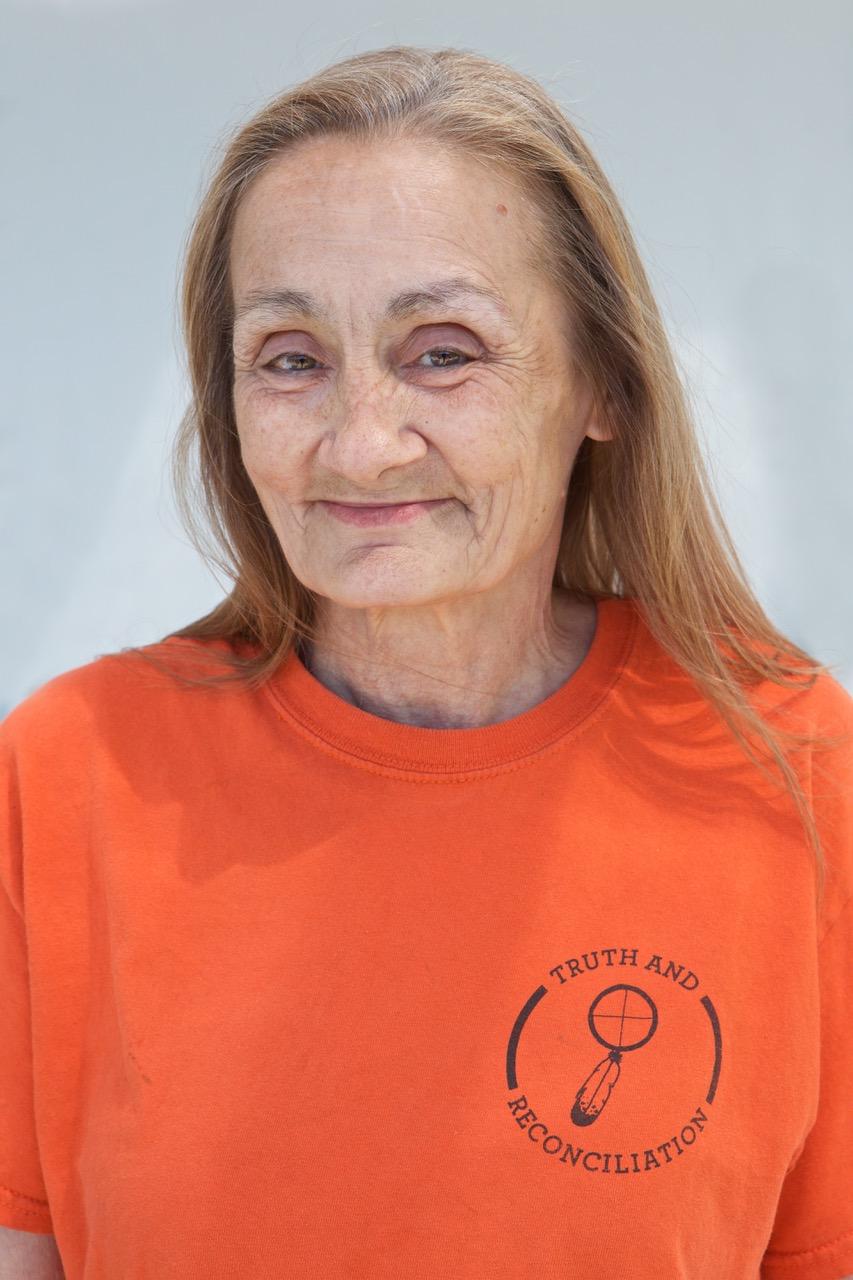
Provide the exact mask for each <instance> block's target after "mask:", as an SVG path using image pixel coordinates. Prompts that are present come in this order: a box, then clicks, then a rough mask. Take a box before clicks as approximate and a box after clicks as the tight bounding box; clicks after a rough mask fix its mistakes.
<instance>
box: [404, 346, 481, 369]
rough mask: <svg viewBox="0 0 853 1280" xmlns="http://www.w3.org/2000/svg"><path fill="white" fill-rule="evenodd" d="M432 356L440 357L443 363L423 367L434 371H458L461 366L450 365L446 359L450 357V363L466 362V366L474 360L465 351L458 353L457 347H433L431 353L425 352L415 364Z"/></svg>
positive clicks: (456, 364)
mask: <svg viewBox="0 0 853 1280" xmlns="http://www.w3.org/2000/svg"><path fill="white" fill-rule="evenodd" d="M432 356H437V357H439V359H440V361H441V363H440V364H433V365H426V366H422V367H424V368H432V369H456V368H458V367H459V364H458V363H449V362H448V360H447V359H445V357H449V360H450V361H458V362H464V363H466V364H467V362H468V361H469V360H471V359H473V357H472V356H468V355H466V354H465V352H464V351H457V350H456V348H455V347H431V348H430V350H429V351H425V352H424V353H423V355H422V356H419V357H418V360H416V361H415V364H417V363H418V361H419V360H423V359H424V358H425V357H426V358H431V357H432Z"/></svg>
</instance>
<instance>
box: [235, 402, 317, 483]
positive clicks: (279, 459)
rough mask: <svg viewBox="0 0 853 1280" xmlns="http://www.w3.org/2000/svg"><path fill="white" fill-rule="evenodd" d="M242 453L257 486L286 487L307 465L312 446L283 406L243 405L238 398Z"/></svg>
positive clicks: (245, 464)
mask: <svg viewBox="0 0 853 1280" xmlns="http://www.w3.org/2000/svg"><path fill="white" fill-rule="evenodd" d="M235 411H236V419H237V434H238V436H239V439H240V456H241V458H242V460H243V466H244V467H245V468H246V471H247V473H248V475H249V478H250V480H251V481H252V483H253V484H254V485H255V486H256V487H261V486H263V487H265V488H271V489H282V490H283V489H285V488H287V487H289V486H290V485H292V484H293V482H294V479H295V478H296V477H297V476H298V475H299V474H300V472H301V471H302V469H303V465H304V460H305V456H306V454H307V452H308V446H307V443H306V441H305V440H304V439H302V438H301V437H300V435H299V433H298V432H297V431H295V430H294V428H293V424H292V423H289V422H288V421H287V420H286V415H284V414H283V413H282V412H281V410H280V409H279V411H278V412H277V413H276V412H273V411H271V410H270V409H269V408H267V409H266V410H263V409H260V408H259V406H258V405H257V404H256V403H255V404H253V405H252V406H246V405H243V406H240V405H239V404H238V403H237V401H236V398H235Z"/></svg>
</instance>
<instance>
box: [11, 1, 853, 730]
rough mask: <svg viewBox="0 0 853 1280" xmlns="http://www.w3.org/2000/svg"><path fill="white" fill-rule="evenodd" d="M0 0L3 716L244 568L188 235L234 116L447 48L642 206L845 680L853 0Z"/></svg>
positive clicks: (660, 266) (759, 581)
mask: <svg viewBox="0 0 853 1280" xmlns="http://www.w3.org/2000/svg"><path fill="white" fill-rule="evenodd" d="M418 12H419V13H424V16H416V12H415V10H414V9H412V11H411V12H410V13H406V12H403V13H401V11H400V7H399V5H398V4H395V3H391V0H373V2H371V3H363V4H361V6H360V7H359V8H358V9H357V11H355V13H353V10H352V9H351V7H350V6H349V5H348V4H346V3H343V2H342V0H318V2H317V3H314V4H311V5H310V6H304V5H299V4H296V3H293V2H292V0H291V2H290V3H288V0H278V2H277V3H263V2H261V0H239V2H237V0H235V3H233V4H224V3H211V2H208V3H196V2H195V0H174V2H171V3H170V2H168V0H159V2H158V0H144V2H139V0H111V2H110V0H27V2H26V3H21V4H10V3H8V0H5V3H3V4H2V5H0V19H2V28H3V31H2V38H0V48H2V53H0V131H2V154H3V164H2V172H3V174H4V176H5V180H6V181H5V191H4V199H3V201H2V205H0V217H1V218H2V235H0V254H2V261H0V275H2V279H3V282H4V287H5V296H4V306H3V308H2V325H3V333H2V342H0V351H2V361H3V367H2V387H3V395H2V410H0V412H2V451H3V452H2V479H1V480H0V484H2V517H0V518H2V522H3V524H2V530H0V533H2V540H0V555H2V597H0V598H2V602H3V605H2V607H3V611H4V617H3V619H2V623H3V625H2V628H0V645H2V661H1V662H0V671H2V685H0V713H3V712H5V711H6V710H7V709H8V708H10V707H11V706H13V705H14V704H15V703H16V702H18V701H19V700H20V699H21V698H23V697H24V696H25V695H26V694H27V693H28V692H30V691H31V690H32V689H34V688H35V687H37V686H38V685H39V684H41V683H42V682H44V681H45V680H47V679H49V678H50V677H51V676H52V675H55V674H57V673H58V672H60V671H63V670H66V669H68V668H69V667H73V666H76V665H78V664H80V663H83V662H87V661H89V660H90V659H91V658H92V657H93V656H94V655H95V654H96V653H101V652H107V651H109V650H112V649H114V648H118V647H120V646H122V645H125V644H137V643H144V642H146V641H149V640H154V639H156V638H157V637H158V636H160V635H162V634H164V633H165V632H167V631H169V630H171V629H173V628H175V627H178V626H180V625H182V624H184V623H186V622H188V621H189V620H190V619H192V618H194V617H197V616H199V615H200V614H201V613H202V612H204V611H206V610H207V609H209V608H210V607H211V606H212V605H213V604H214V603H215V602H216V601H217V600H218V599H219V598H220V597H221V595H222V594H223V591H224V589H225V584H223V583H221V582H218V581H217V580H216V579H215V578H214V577H213V576H212V575H211V573H210V572H209V571H208V569H207V568H206V567H205V566H204V564H203V563H202V562H201V561H200V560H199V558H198V556H197V554H196V553H195V551H194V550H193V549H192V548H191V547H190V545H189V543H188V541H187V539H186V537H185V536H184V534H183V532H182V531H181V528H180V524H179V522H178V519H177V516H176V514H175V512H174V510H173V507H172V502H171V497H170V490H169V484H168V471H167V453H168V447H169V442H170V439H171V436H172V433H173V432H174V429H175V426H176V424H177V421H178V418H179V415H180V412H181V408H182V406H183V403H184V398H185V394H186V393H185V388H184V385H183V381H182V373H181V365H180V347H179V343H180V339H179V334H178V328H177V318H176V317H177V313H176V302H175V298H176V288H177V273H178V263H179V258H180V253H181V248H182V245H183V241H184V237H185V235H186V232H187V229H188V226H189V222H190V219H191V216H192V212H193V209H194V207H195V204H196V201H197V199H198V196H199V194H200V191H201V187H202V182H203V178H204V176H205V174H206V173H207V172H208V171H209V167H210V163H211V155H212V150H213V147H214V145H215V144H216V143H217V142H218V141H219V140H220V139H221V138H222V137H223V135H224V134H225V133H226V132H228V131H229V130H230V129H231V128H232V127H234V126H236V125H237V124H238V123H239V122H240V121H242V120H244V119H245V118H247V117H248V116H249V115H250V114H251V113H252V112H253V111H254V110H255V109H256V108H257V107H258V106H259V105H260V104H261V102H262V101H263V100H264V99H265V98H267V97H269V96H271V95H272V94H274V93H276V92H278V91H280V90H281V89H283V88H284V87H286V86H287V85H288V84H291V83H293V82H295V81H297V80H300V79H302V78H303V77H305V76H307V75H309V74H310V73H311V72H313V71H315V70H316V69H318V68H319V67H321V66H324V65H326V64H327V63H329V62H332V61H336V60H337V59H339V58H341V57H344V56H346V55H348V54H350V53H355V52H358V51H360V50H364V49H369V48H377V47H381V46H383V45H387V44H392V43H410V44H420V45H427V46H430V47H436V46H439V45H456V46H460V47H464V48H469V49H473V50H476V51H478V52H481V53H485V54H487V55H490V56H493V57H496V58H499V59H501V60H503V61H505V62H508V63H510V64H511V65H512V66H515V67H517V68H518V69H519V70H522V71H524V72H527V73H529V74H532V75H533V76H535V77H536V78H537V79H539V80H540V81H541V82H542V83H543V84H545V86H546V87H547V88H549V89H550V91H551V92H552V93H553V94H554V95H555V96H556V97H558V98H559V100H560V101H561V103H562V104H563V105H564V106H565V107H567V108H568V110H569V111H570V113H571V114H572V115H573V117H574V119H575V121H576V122H577V123H578V125H579V126H580V128H581V130H582V131H583V133H584V134H585V136H586V138H587V139H588V141H589V142H590V143H591V145H592V147H593V150H594V151H595V153H596V155H597V156H598V158H599V159H600V161H601V162H602V164H603V166H604V168H605V169H606V171H607V173H608V175H609V176H610V178H611V180H612V182H613V184H614V186H615V188H616V191H617V193H618V195H619V196H620V198H621V200H622V202H623V206H624V208H625V211H626V213H627V216H628V218H629V221H630V222H631V225H632V227H633V230H634V232H635V235H636V237H637V241H638V244H639V248H640V252H641V253H642V255H643V258H644V260H645V263H646V265H647V268H648V270H649V272H650V274H651V277H652V282H653V285H654V286H655V288H656V291H657V295H658V299H659V301H660V304H661V306H662V309H663V311H664V314H665V317H666V321H667V324H668V327H669V329H670V333H671V335H672V340H673V343H674V346H675V350H676V355H677V358H678V360H679V362H680V365H681V367H682V369H683V371H684V377H685V380H686V381H687V383H688V385H689V387H690V389H691V393H692V396H693V400H694V404H695V407H696V415H697V420H698V427H699V432H700V436H701V438H702V441H703V445H704V447H705V450H706V452H707V454H708V456H709V458H710V461H711V467H712V474H713V476H714V479H715V481H716V485H717V489H718V492H719V494H720V497H721V499H722V502H723V506H724V510H725V512H726V514H727V516H728V519H729V523H730V526H731V528H732V532H733V534H734V536H735V539H736V541H737V544H738V547H739V550H740V552H741V555H742V558H743V560H744V562H745V565H746V568H747V570H748V573H749V575H750V578H751V581H752V584H753V586H754V588H755V590H756V592H757V593H758V595H759V598H760V599H761V601H762V603H763V605H764V607H765V608H766V609H767V611H768V613H769V614H770V616H771V618H772V619H773V621H774V622H775V623H776V624H777V625H778V626H779V627H780V628H781V629H782V630H783V631H785V632H786V633H787V634H788V635H790V636H791V637H792V638H793V639H795V640H796V641H797V642H798V643H800V644H801V645H803V646H804V647H805V648H807V649H809V650H810V651H811V652H812V653H814V654H815V655H816V656H817V657H819V658H820V659H822V660H823V661H825V662H829V663H831V664H833V669H834V671H835V674H836V675H837V677H838V678H839V679H840V680H841V681H842V683H844V684H845V685H846V686H847V688H848V689H851V691H853V639H851V622H853V595H851V591H850V589H849V554H848V553H849V549H850V532H851V523H853V517H852V516H851V504H850V502H849V500H848V497H847V494H848V491H849V489H850V482H851V475H853V433H851V431H850V425H851V399H853V364H852V363H851V360H850V358H849V353H850V351H851V327H853V326H852V325H851V315H853V311H851V306H850V293H851V283H853V273H851V257H853V250H851V241H853V237H851V233H850V228H851V226H853V200H851V187H853V164H851V122H853V110H851V96H852V95H851V86H853V76H851V66H853V59H851V36H853V6H851V5H849V4H846V3H844V4H842V3H838V4H834V3H826V2H821V3H812V4H809V5H803V4H800V3H797V4H795V3H792V2H790V0H777V2H776V3H774V4H770V3H767V4H764V3H756V2H755V0H752V2H751V3H746V4H744V3H737V4H736V3H730V2H729V0H722V2H720V0H715V3H714V4H713V5H711V4H707V3H706V4H704V5H702V6H697V5H686V4H684V3H683V0H679V3H660V2H659V3H650V2H644V3H643V4H637V3H633V2H630V3H629V2H628V0H625V2H624V3H615V2H614V0H611V2H609V3H608V2H602V0H549V2H545V0H525V3H524V4H523V5H521V6H519V5H518V4H512V5H500V4H499V5H477V4H470V5H468V6H462V7H460V6H459V4H458V3H457V0H453V2H452V3H451V2H449V0H432V2H431V3H430V5H429V6H428V7H427V8H426V9H425V10H420V9H419V11H418Z"/></svg>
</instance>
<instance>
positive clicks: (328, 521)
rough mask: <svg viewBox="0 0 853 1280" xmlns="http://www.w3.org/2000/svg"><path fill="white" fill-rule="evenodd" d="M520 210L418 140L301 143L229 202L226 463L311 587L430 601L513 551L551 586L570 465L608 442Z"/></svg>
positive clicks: (502, 190)
mask: <svg viewBox="0 0 853 1280" xmlns="http://www.w3.org/2000/svg"><path fill="white" fill-rule="evenodd" d="M534 216H535V215H534V213H533V211H532V209H531V208H530V207H529V206H528V205H526V204H525V202H524V201H523V199H522V197H521V195H520V194H519V192H518V190H517V189H516V188H515V186H514V185H513V184H512V182H511V181H510V180H509V179H508V178H505V177H503V176H502V175H501V174H500V172H497V171H495V172H492V171H490V170H489V171H487V170H485V169H484V168H483V167H482V166H481V165H480V164H478V163H475V162H473V161H471V160H469V159H466V158H460V156H459V155H458V154H453V153H451V152H448V151H447V150H446V149H445V148H443V147H440V146H438V145H435V144H431V143H424V142H416V141H402V142H395V143H389V144H383V145H382V146H368V145H366V144H357V143H354V142H352V141H349V140H347V139H319V140H311V141H309V142H306V143H302V144H301V145H300V146H299V147H298V148H297V149H295V150H293V151H291V152H289V153H288V154H287V155H285V156H283V157H280V158H279V159H278V160H276V161H275V162H274V163H273V164H272V165H271V166H270V168H268V169H267V170H266V171H265V172H264V173H263V175H262V176H261V177H260V178H259V179H258V180H257V181H256V183H255V184H254V186H253V187H252V188H251V189H250V190H249V192H248V193H247V195H246V196H245V198H244V199H243V201H242V203H241V206H240V208H239V210H238V213H237V217H236V221H235V226H234V235H233V239H232V246H231V280H232V287H233V295H234V305H235V324H234V406H235V413H236V421H237V429H238V433H239V437H240V444H241V450H242V458H243V463H244V465H245V467H246V469H247V471H248V474H249V477H250V479H251V480H252V483H253V484H254V486H255V489H256V491H257V493H258V496H259V498H260V500H261V503H262V504H263V507H264V510H265V512H266V514H267V516H268V518H269V520H270V522H271V524H272V526H273V528H274V530H275V532H276V535H277V537H278V540H279V542H280V544H281V548H282V551H283V553H284V556H285V558H286V559H287V561H288V563H289V565H290V566H291V568H292V570H293V572H294V573H295V574H296V576H297V577H298V578H299V579H300V581H301V582H303V583H304V584H305V585H306V586H307V587H309V588H310V589H311V590H313V591H315V592H317V593H318V594H319V595H321V596H324V597H327V598H328V599H329V600H332V601H335V602H337V603H339V604H341V605H344V606H350V607H368V606H373V605H392V604H396V605H404V604H411V605H415V604H428V603H429V602H436V603H437V602H439V601H445V600H448V599H451V598H456V597H460V596H464V595H468V594H471V593H475V592H481V591H484V590H486V589H488V588H489V587H492V586H494V585H495V584H496V583H498V582H500V581H502V580H503V579H504V578H505V577H506V576H507V575H510V574H512V573H513V572H514V571H516V570H518V569H519V568H520V566H521V565H522V564H525V565H526V569H527V570H529V568H530V564H529V563H528V562H529V561H530V560H531V557H538V558H539V559H540V560H541V562H542V563H541V569H542V572H543V574H544V575H545V577H544V580H545V581H546V582H548V583H550V580H551V575H552V573H553V564H554V560H555V557H556V554H557V547H558V544H559V537H560V527H561V522H562V513H563V507H564V504H565V498H566V492H567V488H568V480H569V475H570V472H571V467H572V463H573V460H574V457H575V454H576V453H577V450H578V448H579V446H580V444H581V441H582V440H583V437H584V435H587V434H588V435H591V436H593V437H595V438H597V439H602V438H606V437H605V435H604V433H603V432H600V431H599V428H598V426H597V424H596V421H595V418H594V415H593V406H592V397H591V395H590V393H589V391H588V390H587V388H586V387H585V386H584V385H582V384H581V383H580V381H579V380H578V379H577V378H576V377H575V376H574V375H573V372H572V368H571V365H570V361H569V349H570V343H571V333H570V329H569V321H568V317H567V315H566V314H565V307H564V304H563V301H562V298H561V295H560V294H559V293H558V292H557V291H556V288H554V287H553V286H552V285H551V284H550V282H549V281H548V279H547V276H546V275H545V274H544V272H543V273H542V274H541V275H540V273H539V272H537V271H535V270H533V269H532V268H531V266H530V263H529V261H528V257H529V253H530V245H531V232H532V229H533V227H534V225H535V224H534V222H533V220H532V219H533V218H534ZM417 503H425V504H427V505H423V506H398V507H397V508H396V509H393V508H392V507H391V506H389V504H417ZM334 504H342V505H338V506H336V505H334ZM370 504H373V505H374V506H376V505H380V506H386V507H388V509H387V510H386V511H385V512H378V513H377V512H375V511H374V512H370V511H367V510H365V509H363V510H362V511H361V512H360V513H359V512H358V511H355V512H353V510H352V507H353V506H355V507H359V506H360V507H362V508H366V507H368V506H370ZM346 517H349V518H346Z"/></svg>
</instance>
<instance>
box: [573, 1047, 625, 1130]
mask: <svg viewBox="0 0 853 1280" xmlns="http://www.w3.org/2000/svg"><path fill="white" fill-rule="evenodd" d="M621 1056H622V1055H621V1054H620V1053H619V1051H618V1049H614V1051H613V1052H612V1053H608V1055H607V1057H606V1058H602V1060H601V1062H599V1064H598V1066H597V1067H595V1068H594V1069H593V1070H592V1071H591V1072H590V1074H589V1075H588V1076H587V1078H586V1080H584V1082H583V1084H582V1085H581V1087H580V1088H579V1089H578V1091H577V1094H576V1095H575V1101H574V1104H573V1106H572V1120H573V1121H574V1123H575V1124H578V1125H586V1124H592V1122H593V1121H594V1120H596V1119H597V1118H598V1117H599V1116H600V1115H601V1113H602V1111H603V1110H604V1107H605V1104H606V1102H607V1099H608V1098H609V1097H610V1093H611V1091H612V1089H613V1086H614V1085H615V1083H616V1081H617V1080H618V1079H619V1073H620V1071H621V1067H620V1066H619V1060H620V1058H621Z"/></svg>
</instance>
